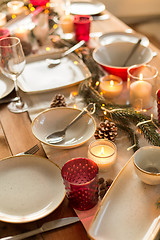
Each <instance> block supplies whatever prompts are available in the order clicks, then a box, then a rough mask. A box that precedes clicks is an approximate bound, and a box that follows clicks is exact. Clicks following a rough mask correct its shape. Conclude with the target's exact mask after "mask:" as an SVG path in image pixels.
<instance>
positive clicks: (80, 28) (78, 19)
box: [74, 15, 92, 42]
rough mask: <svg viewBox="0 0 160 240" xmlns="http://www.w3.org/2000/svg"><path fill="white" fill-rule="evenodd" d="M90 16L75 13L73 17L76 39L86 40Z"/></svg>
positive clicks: (87, 38)
mask: <svg viewBox="0 0 160 240" xmlns="http://www.w3.org/2000/svg"><path fill="white" fill-rule="evenodd" d="M91 21H92V17H91V16H88V15H76V16H75V17H74V30H75V37H76V40H77V41H78V42H79V41H81V40H84V41H88V40H89V33H90V25H91Z"/></svg>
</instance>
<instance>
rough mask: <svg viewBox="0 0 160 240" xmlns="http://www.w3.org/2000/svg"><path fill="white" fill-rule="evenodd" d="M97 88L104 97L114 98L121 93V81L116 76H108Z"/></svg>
mask: <svg viewBox="0 0 160 240" xmlns="http://www.w3.org/2000/svg"><path fill="white" fill-rule="evenodd" d="M99 87H100V91H101V92H102V94H103V96H104V97H106V98H114V97H117V96H118V95H119V94H120V93H121V92H122V89H123V81H122V79H121V78H119V77H117V76H114V75H108V76H105V77H104V78H102V81H101V82H100V85H99Z"/></svg>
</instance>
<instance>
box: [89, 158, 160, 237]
mask: <svg viewBox="0 0 160 240" xmlns="http://www.w3.org/2000/svg"><path fill="white" fill-rule="evenodd" d="M159 200H160V185H157V186H150V185H147V184H145V183H143V182H141V180H140V179H139V178H138V176H137V175H136V173H135V170H134V165H133V157H132V158H131V159H130V160H129V162H128V163H127V164H126V165H125V167H124V168H123V169H122V171H121V172H120V173H119V175H118V176H117V178H116V179H115V181H114V182H113V184H112V185H111V187H110V189H109V191H108V192H107V193H106V195H105V197H104V199H103V200H102V202H101V205H100V208H99V209H98V212H97V213H96V215H95V218H94V220H93V222H92V224H91V227H90V229H89V235H90V236H91V238H92V239H96V240H117V239H118V240H128V239H129V240H140V239H143V238H144V236H145V235H146V233H147V232H148V229H149V228H150V225H151V224H152V222H153V221H154V219H155V218H157V217H158V216H159V215H160V208H158V207H157V204H158V201H159Z"/></svg>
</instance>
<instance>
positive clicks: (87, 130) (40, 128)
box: [32, 107, 96, 149]
mask: <svg viewBox="0 0 160 240" xmlns="http://www.w3.org/2000/svg"><path fill="white" fill-rule="evenodd" d="M80 112H81V110H79V109H75V108H68V107H57V108H51V109H47V110H45V111H43V112H41V113H40V114H39V115H38V116H37V117H36V118H35V119H34V120H33V123H32V132H33V134H34V136H35V137H36V138H37V139H38V140H40V141H41V142H42V143H45V144H47V145H49V146H51V147H56V148H62V149H68V148H75V147H78V146H80V145H82V144H84V143H85V142H87V141H88V140H89V139H90V138H91V137H92V136H93V134H94V132H95V130H96V123H95V120H94V118H93V117H92V116H91V115H90V114H88V113H86V114H85V115H83V117H82V118H81V119H79V120H78V121H77V122H75V123H74V124H73V125H72V126H71V127H69V128H68V129H67V131H66V135H65V139H64V140H63V141H62V142H59V143H56V144H49V143H48V142H47V141H46V139H45V138H46V136H48V135H49V134H51V133H53V132H56V131H59V130H62V129H64V128H65V127H66V126H67V125H68V124H69V123H70V122H71V120H73V119H74V118H75V117H76V116H77V115H78V114H79V113H80Z"/></svg>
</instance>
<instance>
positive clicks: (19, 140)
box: [0, 13, 160, 240]
mask: <svg viewBox="0 0 160 240" xmlns="http://www.w3.org/2000/svg"><path fill="white" fill-rule="evenodd" d="M109 14H110V13H109ZM127 29H129V27H128V26H126V25H125V24H124V23H123V22H121V21H120V20H119V19H117V18H116V17H114V16H113V15H111V14H110V19H109V20H103V21H94V22H92V27H91V31H92V32H99V31H102V32H103V33H107V32H114V31H125V30H127ZM150 46H151V48H152V49H153V50H154V51H157V52H158V49H156V48H155V47H154V46H153V45H150ZM151 64H152V65H153V66H156V67H157V68H158V70H159V71H160V54H159V53H158V56H156V57H155V58H153V60H152V61H151ZM10 95H14V92H13V93H11V94H10ZM36 143H38V144H39V146H40V150H39V151H38V153H37V155H41V156H46V155H45V152H44V151H43V148H42V146H41V144H40V142H38V140H37V139H36V138H35V137H34V136H33V134H32V131H31V121H30V119H29V116H28V113H27V112H25V113H21V114H14V113H11V112H9V111H8V109H7V104H3V105H2V104H1V105H0V159H3V158H6V157H9V156H12V155H14V154H17V153H19V152H22V151H25V150H27V149H29V148H30V147H32V146H33V145H35V144H36ZM68 216H76V214H75V212H74V210H73V209H72V208H71V207H70V206H69V204H68V200H67V199H66V198H65V200H64V201H63V202H62V204H61V205H60V206H59V207H58V208H57V209H56V210H55V211H54V212H53V213H51V214H50V215H49V216H47V217H45V218H43V219H41V220H38V221H34V222H31V223H25V224H12V223H5V222H0V238H2V237H5V236H11V235H16V234H20V233H23V232H25V231H29V230H33V229H35V228H37V227H39V226H41V224H42V223H44V222H47V221H50V220H54V219H58V218H62V217H68ZM30 239H37V240H38V239H45V240H51V239H54V240H56V239H57V240H59V239H61V240H63V239H65V240H67V239H68V240H72V239H74V240H75V239H76V240H82V239H83V240H85V239H89V238H88V235H87V233H86V231H85V229H84V227H83V225H82V224H81V223H80V222H78V223H75V224H73V225H70V226H67V227H64V228H60V229H57V230H54V231H50V232H47V233H43V234H39V235H37V236H34V237H31V238H30Z"/></svg>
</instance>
